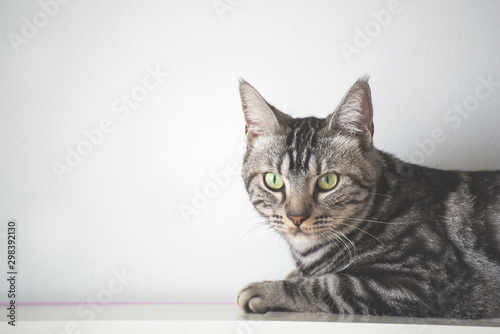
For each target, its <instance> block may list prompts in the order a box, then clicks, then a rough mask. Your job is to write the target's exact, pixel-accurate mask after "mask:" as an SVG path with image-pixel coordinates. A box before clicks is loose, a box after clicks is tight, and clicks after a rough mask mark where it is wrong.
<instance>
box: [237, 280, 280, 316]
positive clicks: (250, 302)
mask: <svg viewBox="0 0 500 334" xmlns="http://www.w3.org/2000/svg"><path fill="white" fill-rule="evenodd" d="M280 289H281V286H280V282H275V281H266V282H257V283H252V284H250V285H248V286H247V287H246V288H244V289H243V290H241V292H240V294H239V296H238V305H239V306H240V307H241V308H242V309H243V310H244V311H245V312H247V313H252V312H253V313H266V312H268V311H276V310H282V309H283V306H282V302H281V301H280V298H279V291H280Z"/></svg>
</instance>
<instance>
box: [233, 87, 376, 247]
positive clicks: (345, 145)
mask: <svg viewBox="0 0 500 334" xmlns="http://www.w3.org/2000/svg"><path fill="white" fill-rule="evenodd" d="M240 95H241V101H242V105H243V113H244V116H245V122H246V127H245V133H246V136H247V151H246V154H245V158H244V163H243V169H242V176H243V180H244V182H245V185H246V189H247V191H248V193H249V195H250V200H251V202H252V203H253V205H254V206H255V208H256V209H257V210H258V211H259V212H260V213H261V214H262V215H263V216H265V217H266V218H267V219H268V221H269V223H270V224H271V226H272V227H273V228H274V229H276V230H277V231H278V232H280V233H281V234H283V235H284V236H285V238H286V239H287V240H288V241H289V242H291V243H292V244H293V245H296V246H297V247H301V246H300V245H304V246H305V245H310V244H311V243H316V242H321V241H322V240H324V239H325V238H330V237H331V235H332V233H336V232H335V231H338V232H341V231H342V230H346V229H348V228H349V226H353V225H356V224H357V222H356V220H355V219H352V218H356V217H359V216H360V215H361V214H362V213H364V211H365V210H366V208H367V204H368V202H369V201H370V199H371V198H372V197H373V196H372V193H373V192H374V186H375V183H376V180H377V179H378V174H377V173H378V171H377V168H376V160H377V154H376V150H375V148H374V147H373V144H372V137H373V131H374V128H373V121H372V102H371V96H370V87H369V85H368V83H367V80H366V79H360V80H358V81H357V82H356V83H355V84H354V85H353V86H352V87H351V88H350V89H349V91H348V92H347V94H346V95H345V96H344V98H343V99H342V101H341V103H340V104H339V106H338V107H337V109H336V110H335V111H334V112H333V113H332V114H330V115H329V116H327V117H326V118H315V117H307V118H293V117H291V116H289V115H287V114H285V113H283V112H280V111H279V110H278V109H276V108H275V107H273V106H271V105H270V104H269V103H267V102H266V101H265V100H264V98H263V97H262V96H261V95H260V94H259V93H258V92H257V90H255V88H253V87H252V86H251V85H250V84H248V83H247V82H245V81H241V82H240Z"/></svg>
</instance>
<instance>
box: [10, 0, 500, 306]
mask: <svg viewBox="0 0 500 334" xmlns="http://www.w3.org/2000/svg"><path fill="white" fill-rule="evenodd" d="M54 1H55V0H41V1H40V2H38V1H23V2H20V1H2V2H1V3H0V13H1V16H0V50H1V53H0V110H1V111H0V136H1V138H0V156H1V157H2V159H1V162H0V222H2V224H1V226H2V227H1V229H2V230H1V231H0V233H1V234H0V242H1V243H2V245H3V246H0V249H1V251H0V254H1V255H0V263H1V268H3V269H2V272H7V267H6V251H5V247H6V233H7V231H6V224H7V221H8V220H10V219H15V220H16V221H17V225H18V268H17V269H18V272H19V276H18V293H19V295H18V301H86V300H88V299H90V300H91V299H92V298H94V299H95V298H96V297H99V296H100V297H102V296H104V295H103V294H99V293H100V292H99V291H102V289H108V290H109V284H110V282H113V277H114V275H117V272H122V271H124V272H125V274H126V275H127V276H130V277H133V278H130V279H128V278H127V279H126V282H125V283H126V284H125V285H124V288H123V289H114V290H116V293H114V292H113V295H112V299H113V300H115V301H118V300H121V301H219V302H226V301H227V302H233V301H235V296H236V294H237V292H238V291H239V289H240V288H241V287H243V285H245V284H246V283H247V282H250V281H254V280H262V279H277V278H281V277H283V276H284V275H286V274H287V273H288V271H290V270H291V269H292V266H293V265H292V262H291V260H290V257H289V255H288V252H287V247H286V245H285V243H284V241H282V240H281V239H280V238H279V237H277V236H276V235H275V234H274V233H273V232H271V231H268V230H267V229H266V227H265V226H264V225H263V224H262V223H263V219H262V218H259V217H258V215H257V214H256V212H255V211H254V210H253V209H252V208H251V207H250V204H249V201H248V200H247V195H246V193H245V191H244V189H243V184H242V182H241V180H240V176H239V170H238V165H239V164H240V162H241V159H242V152H241V144H242V143H243V142H244V133H243V128H244V122H243V117H242V114H241V109H240V102H239V96H238V90H237V86H238V84H237V77H239V76H241V77H243V78H245V79H246V80H247V81H249V82H250V83H252V84H253V85H254V86H255V87H256V88H257V89H258V90H259V91H260V92H261V93H262V94H263V95H264V96H265V97H266V98H267V99H268V101H270V102H271V103H273V104H275V105H276V106H277V107H278V108H281V109H282V110H283V111H285V112H289V113H291V114H292V115H295V116H306V115H316V116H325V115H327V114H328V113H329V112H331V111H332V110H333V109H334V107H335V106H336V104H337V103H338V101H339V99H340V98H341V97H342V95H343V94H344V92H345V91H346V89H347V88H348V87H349V86H350V85H351V84H352V83H353V82H354V81H355V80H356V78H358V77H359V76H361V75H364V74H369V75H371V80H370V83H371V85H372V94H373V100H374V108H375V144H376V145H377V146H378V147H379V148H380V149H383V150H386V151H389V152H391V153H394V154H395V155H397V156H399V157H401V158H404V159H410V160H412V161H419V162H422V163H423V164H425V165H428V166H439V167H441V168H453V169H500V154H499V153H498V152H499V149H500V131H498V126H499V124H500V113H499V109H498V106H499V105H500V86H499V83H500V72H499V69H500V38H499V36H500V35H499V32H500V24H499V20H498V17H499V15H500V2H498V1H451V0H450V1H403V0H401V1H400V2H399V4H393V3H392V2H391V1H388V0H381V1H289V0H283V1H265V0H251V1H250V0H242V1H240V0H231V1H230V0H220V1H215V2H214V1H212V0H207V1H140V2H139V1H123V0H120V1H119V0H116V1H105V2H104V1H78V0H74V1H71V2H69V3H68V4H61V5H58V6H57V7H56V6H55V5H54ZM40 3H42V4H48V5H41V4H40ZM227 3H230V4H229V5H228V4H227ZM221 4H226V7H219V12H218V11H217V8H216V5H219V6H222V5H221ZM227 6H229V7H227ZM43 8H45V9H43ZM228 8H229V9H228ZM389 9H390V10H392V14H390V17H389V16H388V15H387V13H388V12H387V10H389ZM223 10H226V11H223ZM44 11H46V12H49V14H51V16H49V15H48V14H44ZM222 11H223V12H222ZM381 11H385V12H381ZM374 13H375V14H374ZM384 13H385V14H384ZM376 17H379V20H380V22H381V23H378V22H377V20H376ZM33 20H34V21H36V22H35V23H36V24H38V25H39V26H40V27H38V28H37V27H36V26H34V28H33V27H30V23H27V22H30V21H33ZM357 29H358V30H357ZM359 29H360V30H365V29H367V30H368V31H367V33H369V34H371V35H372V37H371V38H370V40H366V39H364V40H363V36H362V35H361V34H360V33H359ZM347 44H350V45H351V46H352V47H356V45H358V46H360V47H359V48H358V49H357V50H356V52H357V53H353V54H351V56H348V55H346V53H345V52H344V51H345V49H346V48H347V46H346V45H347ZM343 49H344V51H343ZM351 51H352V49H351ZM155 71H156V72H157V74H156V76H157V81H155V79H154V78H153V77H151V74H150V72H155ZM158 72H159V74H158ZM167 72H168V75H164V73H167ZM485 80H486V81H490V82H492V84H490V85H489V86H485V85H484V84H483V81H485ZM144 85H146V87H147V88H148V89H149V90H147V89H146V88H144ZM131 94H132V95H133V96H135V99H139V100H140V99H142V100H141V101H139V102H138V103H136V104H134V108H131V107H127V105H126V102H125V99H126V98H127V96H126V95H131ZM476 94H477V96H478V97H477V96H476ZM132 99H134V97H133V98H132ZM132 102H133V101H132ZM460 104H461V105H464V104H465V105H466V107H467V108H468V109H470V111H467V110H466V109H465V107H463V110H464V112H463V113H462V114H459V113H457V112H456V111H454V109H453V108H454V105H460ZM127 112H129V113H128V114H126V113H127ZM102 131H106V132H107V133H105V134H103V132H102ZM85 132H87V133H91V134H92V136H93V138H94V139H93V140H94V142H95V143H96V144H89V141H88V139H86V136H85V135H84V133H85ZM433 133H434V136H436V133H437V134H439V136H438V137H439V138H434V139H432V138H433ZM100 134H101V135H102V137H100V136H101V135H100ZM436 139H437V141H439V142H437V141H436ZM430 140H434V143H431V142H430ZM89 145H90V146H89ZM422 145H424V146H423V149H422V148H420V147H421V146H422ZM68 149H69V150H77V151H78V150H80V152H83V153H86V154H87V155H86V156H84V157H82V158H81V161H78V159H77V158H76V157H74V156H73V157H72V158H68V154H69V153H68ZM419 152H420V153H419ZM67 159H69V160H68V161H69V164H70V165H68V161H66V160H67ZM58 164H59V165H58ZM54 165H57V166H59V168H63V167H62V166H66V167H65V168H66V169H64V170H63V169H61V173H63V172H64V171H68V172H64V173H63V174H62V175H59V176H60V177H58V176H57V173H56V172H55V170H54ZM70 169H71V172H69V170H70ZM213 175H219V178H221V179H220V180H219V181H220V182H221V184H220V185H217V184H216V183H215V182H214V180H213ZM203 191H208V192H211V194H212V195H213V196H212V198H210V199H208V200H206V201H203V200H202V199H201V198H200V196H199V195H197V194H199V193H200V192H203ZM196 206H197V207H198V209H196ZM182 208H184V209H185V210H187V208H192V210H196V212H194V211H192V212H191V215H185V217H183V215H182V214H181V209H182ZM2 284H5V283H4V282H3V283H2ZM117 290H120V291H119V292H118V291H117ZM2 291H3V289H2ZM0 301H3V302H6V301H7V297H6V294H5V293H1V295H0Z"/></svg>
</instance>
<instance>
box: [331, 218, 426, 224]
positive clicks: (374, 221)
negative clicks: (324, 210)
mask: <svg viewBox="0 0 500 334" xmlns="http://www.w3.org/2000/svg"><path fill="white" fill-rule="evenodd" d="M330 218H332V219H346V220H356V221H363V222H368V223H377V224H387V225H400V224H416V223H423V222H425V220H415V221H409V222H383V221H379V220H372V219H363V218H352V217H330Z"/></svg>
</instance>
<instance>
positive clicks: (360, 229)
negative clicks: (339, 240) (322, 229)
mask: <svg viewBox="0 0 500 334" xmlns="http://www.w3.org/2000/svg"><path fill="white" fill-rule="evenodd" d="M335 223H337V224H342V225H346V226H349V227H352V228H355V229H356V230H358V231H361V232H363V233H366V234H367V235H369V236H371V237H372V238H373V239H375V240H377V241H378V242H380V243H381V244H382V245H383V246H384V247H387V246H386V245H385V244H384V243H383V242H382V241H380V239H379V238H377V237H376V236H374V235H373V234H371V233H370V232H366V231H365V230H363V229H362V228H359V227H357V226H353V225H351V224H347V223H342V222H335Z"/></svg>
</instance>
